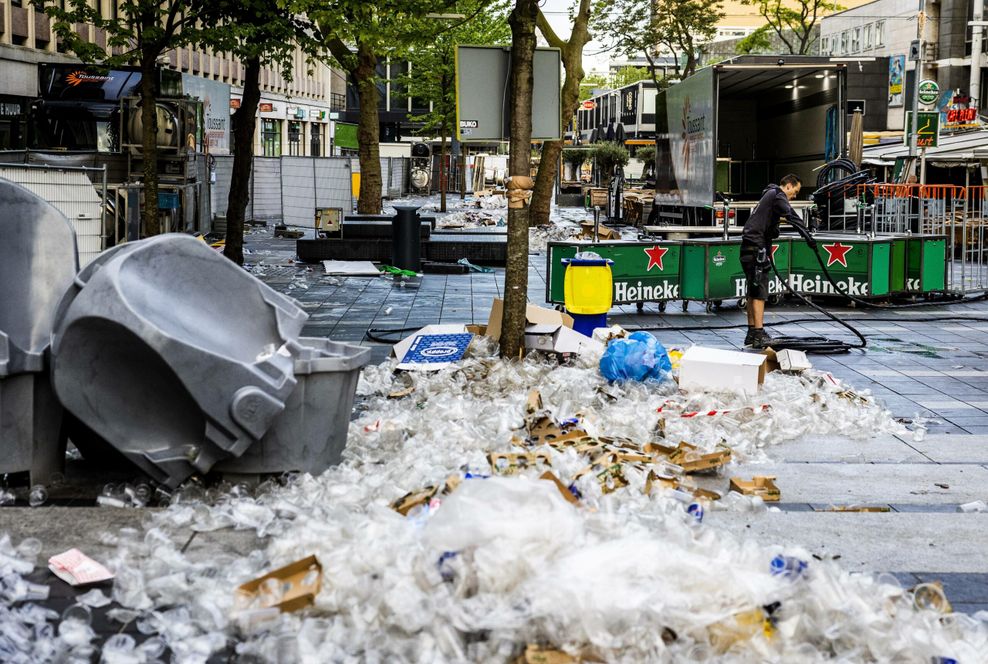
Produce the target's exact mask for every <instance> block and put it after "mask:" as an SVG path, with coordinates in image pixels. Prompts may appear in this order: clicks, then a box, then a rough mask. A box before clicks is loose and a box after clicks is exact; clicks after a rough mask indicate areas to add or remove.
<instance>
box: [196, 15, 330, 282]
mask: <svg viewBox="0 0 988 664" xmlns="http://www.w3.org/2000/svg"><path fill="white" fill-rule="evenodd" d="M203 24H204V25H206V26H207V27H206V28H204V29H203V30H202V31H201V32H200V35H199V40H200V41H201V43H202V44H204V45H206V44H208V45H210V46H211V47H212V48H213V49H215V50H218V51H223V52H226V53H232V54H233V55H235V56H237V58H239V60H240V62H241V63H242V64H243V65H244V86H243V88H244V89H243V95H242V98H241V100H240V107H239V108H238V109H237V110H236V111H235V112H234V114H233V125H234V127H233V173H232V177H231V180H230V194H229V198H228V199H227V211H226V223H227V227H226V243H225V245H224V247H223V255H224V256H226V257H227V258H229V259H230V260H232V261H233V262H235V263H236V264H237V265H243V263H244V221H245V219H244V217H245V213H246V211H247V202H248V200H249V198H250V173H251V169H252V167H253V163H254V130H255V128H256V126H257V107H258V103H259V102H260V100H261V86H260V75H261V69H262V68H263V67H276V68H278V69H280V70H281V72H282V75H283V76H284V77H285V78H286V79H288V80H291V78H292V76H293V74H294V72H293V58H294V55H295V47H296V45H298V46H301V47H302V48H303V50H304V51H305V52H307V53H309V55H310V56H314V55H315V54H316V52H317V45H316V43H315V41H314V40H313V39H312V38H311V37H310V36H309V35H310V34H311V26H310V25H309V23H308V22H307V21H305V20H304V19H303V18H302V16H301V15H300V14H296V13H294V12H293V10H292V8H291V7H290V6H289V5H287V4H284V3H281V4H279V3H272V2H267V1H266V0H210V1H209V2H208V3H206V6H205V8H204V11H203Z"/></svg>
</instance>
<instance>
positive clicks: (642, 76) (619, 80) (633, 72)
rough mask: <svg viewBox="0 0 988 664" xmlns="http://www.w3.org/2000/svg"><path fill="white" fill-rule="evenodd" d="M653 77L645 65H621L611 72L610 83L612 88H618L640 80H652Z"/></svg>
mask: <svg viewBox="0 0 988 664" xmlns="http://www.w3.org/2000/svg"><path fill="white" fill-rule="evenodd" d="M651 77H652V75H651V74H650V73H649V71H648V69H646V68H645V67H621V68H620V69H618V70H617V71H616V72H614V73H613V74H611V81H610V84H611V87H612V88H614V89H618V88H623V87H624V86H626V85H631V84H632V83H637V82H638V81H646V80H650V79H651Z"/></svg>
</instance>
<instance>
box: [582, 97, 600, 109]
mask: <svg viewBox="0 0 988 664" xmlns="http://www.w3.org/2000/svg"><path fill="white" fill-rule="evenodd" d="M580 108H582V109H583V110H584V111H592V110H594V109H595V108H597V102H595V101H594V100H593V99H588V100H586V101H585V102H583V103H582V104H580Z"/></svg>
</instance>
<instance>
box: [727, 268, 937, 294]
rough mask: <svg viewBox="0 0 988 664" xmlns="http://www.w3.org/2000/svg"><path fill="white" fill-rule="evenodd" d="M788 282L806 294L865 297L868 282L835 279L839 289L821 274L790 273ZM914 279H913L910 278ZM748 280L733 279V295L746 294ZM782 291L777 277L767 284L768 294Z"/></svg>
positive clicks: (852, 278) (851, 278)
mask: <svg viewBox="0 0 988 664" xmlns="http://www.w3.org/2000/svg"><path fill="white" fill-rule="evenodd" d="M787 281H788V282H789V288H791V289H792V290H794V291H796V292H797V293H806V294H811V295H812V294H819V295H853V296H855V297H865V296H867V295H868V290H869V284H868V282H867V281H861V280H859V279H855V278H854V277H848V278H847V279H844V280H839V281H838V280H835V281H837V286H838V288H839V289H840V290H837V289H835V288H834V285H833V284H832V283H830V280H829V279H827V278H826V277H824V276H822V275H819V274H817V275H814V276H812V277H811V276H808V275H803V274H796V273H793V274H790V275H789V278H788V279H787ZM910 281H915V280H910ZM747 289H748V282H747V280H746V279H745V278H744V277H741V278H738V279H736V280H735V281H734V297H745V296H746V294H747ZM918 289H919V284H918V283H917V284H916V288H915V289H914V288H912V286H910V290H918ZM782 291H783V285H782V282H781V281H779V279H778V278H776V279H773V280H772V281H770V282H769V284H768V292H769V293H770V294H775V293H781V292H782Z"/></svg>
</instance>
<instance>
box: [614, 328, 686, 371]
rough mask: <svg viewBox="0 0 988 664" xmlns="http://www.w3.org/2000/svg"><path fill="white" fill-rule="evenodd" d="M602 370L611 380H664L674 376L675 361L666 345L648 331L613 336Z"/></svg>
mask: <svg viewBox="0 0 988 664" xmlns="http://www.w3.org/2000/svg"><path fill="white" fill-rule="evenodd" d="M600 372H601V374H603V376H604V378H606V379H607V380H611V381H617V382H623V381H626V380H633V381H639V382H640V381H646V380H652V381H664V380H668V379H670V378H671V377H672V362H671V361H670V359H669V355H668V353H667V352H666V349H665V347H663V346H662V344H660V343H659V342H658V340H657V339H656V338H655V337H654V336H653V335H651V334H649V333H648V332H634V333H632V334H631V335H629V336H628V337H627V338H626V339H623V338H617V339H612V340H611V341H609V342H608V343H607V349H606V350H605V351H604V355H603V357H601V358H600Z"/></svg>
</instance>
